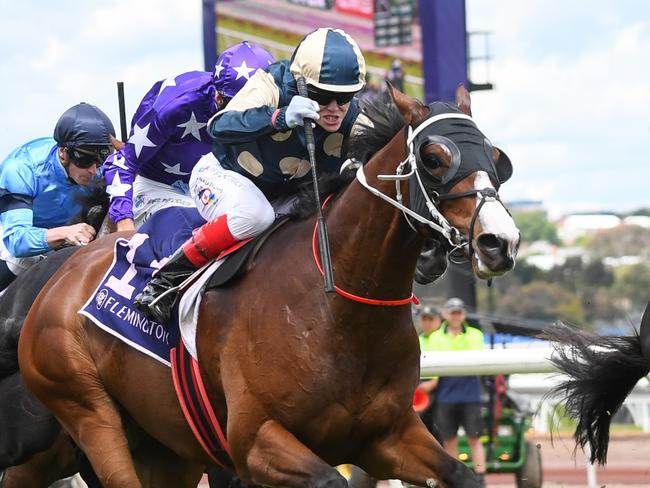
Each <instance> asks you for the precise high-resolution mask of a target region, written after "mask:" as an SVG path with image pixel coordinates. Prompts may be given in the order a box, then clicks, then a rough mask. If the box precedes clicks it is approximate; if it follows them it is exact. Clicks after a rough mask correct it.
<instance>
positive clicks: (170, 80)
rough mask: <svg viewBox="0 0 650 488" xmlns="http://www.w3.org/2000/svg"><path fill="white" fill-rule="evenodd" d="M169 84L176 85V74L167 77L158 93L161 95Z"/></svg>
mask: <svg viewBox="0 0 650 488" xmlns="http://www.w3.org/2000/svg"><path fill="white" fill-rule="evenodd" d="M168 86H176V77H175V76H170V77H169V78H165V79H164V80H163V82H162V84H161V85H160V90H158V95H160V94H161V93H162V92H163V90H164V89H165V88H167V87H168Z"/></svg>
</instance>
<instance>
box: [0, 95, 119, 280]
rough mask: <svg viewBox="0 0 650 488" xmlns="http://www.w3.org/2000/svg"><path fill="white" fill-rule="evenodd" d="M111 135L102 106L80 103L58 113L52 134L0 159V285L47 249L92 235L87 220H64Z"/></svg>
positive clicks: (78, 207)
mask: <svg viewBox="0 0 650 488" xmlns="http://www.w3.org/2000/svg"><path fill="white" fill-rule="evenodd" d="M114 136H115V129H114V128H113V124H112V123H111V121H110V120H109V118H108V117H107V116H106V114H104V112H102V111H101V110H99V109H98V108H97V107H95V106H94V105H90V104H88V103H80V104H78V105H75V106H74V107H71V108H70V109H68V110H66V111H65V113H64V114H63V115H62V116H61V118H59V121H58V122H57V124H56V127H55V128H54V137H53V138H52V137H43V138H40V139H35V140H33V141H30V142H28V143H26V144H24V145H22V146H20V147H19V148H17V149H15V150H14V151H12V152H11V153H10V154H9V156H7V158H6V159H5V160H4V161H3V162H2V164H0V232H1V233H2V242H0V290H4V289H5V288H6V287H7V286H8V285H9V283H11V282H12V281H13V280H14V279H15V278H16V276H17V275H19V274H20V273H22V272H23V271H24V270H25V269H27V268H28V267H29V266H31V265H32V264H34V263H36V262H38V261H39V260H41V259H43V255H44V254H45V253H47V252H48V251H51V250H53V249H57V248H59V247H62V246H64V245H85V244H88V242H90V241H91V240H92V239H93V238H94V237H95V229H94V228H93V227H91V226H90V225H88V224H84V223H80V224H74V225H66V223H67V222H69V221H70V220H71V219H72V217H74V216H75V215H77V214H78V213H79V212H80V211H81V203H80V201H79V196H81V195H82V194H83V193H85V192H87V191H88V190H87V188H86V187H87V185H89V184H90V183H91V181H93V179H94V177H95V175H96V173H97V168H98V167H99V166H101V165H102V163H103V162H104V159H106V157H107V156H108V155H109V154H110V153H111V152H112V150H113V146H112V144H111V137H114Z"/></svg>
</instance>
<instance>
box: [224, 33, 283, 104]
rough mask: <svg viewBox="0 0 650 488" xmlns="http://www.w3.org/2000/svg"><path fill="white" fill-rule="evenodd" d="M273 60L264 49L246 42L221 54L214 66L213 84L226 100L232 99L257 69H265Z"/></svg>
mask: <svg viewBox="0 0 650 488" xmlns="http://www.w3.org/2000/svg"><path fill="white" fill-rule="evenodd" d="M274 62H275V59H274V58H273V55H272V54H271V53H269V52H268V51H267V50H266V49H264V48H262V47H260V46H258V45H257V44H253V43H250V42H248V41H244V42H241V43H239V44H235V45H234V46H231V47H229V48H228V49H226V50H225V51H224V52H222V53H221V55H220V56H219V59H217V63H216V64H215V66H214V84H215V86H216V87H217V91H219V93H221V95H222V96H224V97H226V98H232V97H234V96H235V95H236V94H237V92H239V90H241V89H242V88H243V86H244V85H245V84H246V82H247V81H248V80H249V79H250V77H251V76H253V75H254V74H255V72H256V71H257V70H258V69H266V68H267V67H268V66H269V65H271V64H273V63H274Z"/></svg>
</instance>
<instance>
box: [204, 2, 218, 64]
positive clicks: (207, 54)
mask: <svg viewBox="0 0 650 488" xmlns="http://www.w3.org/2000/svg"><path fill="white" fill-rule="evenodd" d="M216 62H217V0H203V67H204V69H205V71H212V70H213V69H214V65H215V64H216Z"/></svg>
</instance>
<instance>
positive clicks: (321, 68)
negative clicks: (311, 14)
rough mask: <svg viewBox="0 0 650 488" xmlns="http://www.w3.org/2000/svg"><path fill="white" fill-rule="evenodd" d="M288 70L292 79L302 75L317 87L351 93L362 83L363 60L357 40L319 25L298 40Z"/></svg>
mask: <svg viewBox="0 0 650 488" xmlns="http://www.w3.org/2000/svg"><path fill="white" fill-rule="evenodd" d="M291 74H292V75H293V76H294V78H296V79H297V78H299V77H301V76H302V77H304V78H305V81H306V83H307V84H308V85H311V86H312V87H314V88H316V89H318V90H322V91H326V92H336V93H353V92H358V91H359V90H361V89H362V88H363V86H364V85H365V83H366V62H365V60H364V58H363V54H361V50H360V49H359V46H358V45H357V43H356V42H355V41H354V39H352V38H351V37H350V36H349V35H347V34H346V33H345V32H344V31H342V30H340V29H332V28H330V27H322V28H320V29H317V30H315V31H313V32H311V33H309V34H307V35H306V36H305V38H304V39H303V40H302V41H300V44H298V47H297V48H296V50H295V51H294V53H293V56H292V58H291Z"/></svg>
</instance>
